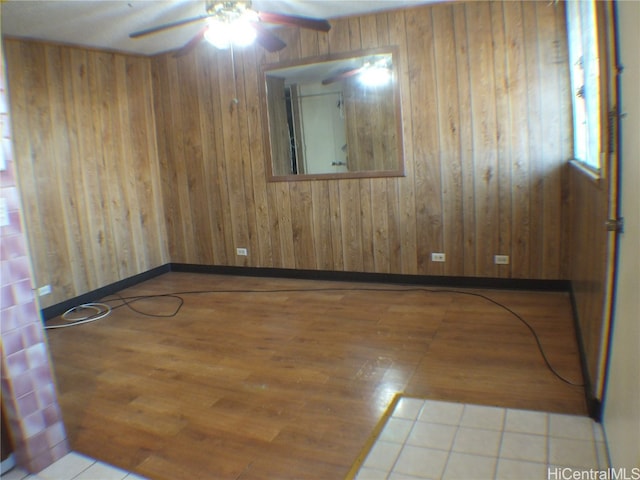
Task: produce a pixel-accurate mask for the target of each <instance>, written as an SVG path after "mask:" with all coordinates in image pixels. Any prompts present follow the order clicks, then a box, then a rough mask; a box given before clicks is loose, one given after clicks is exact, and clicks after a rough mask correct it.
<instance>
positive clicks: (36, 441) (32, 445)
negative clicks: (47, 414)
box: [25, 432, 49, 458]
mask: <svg viewBox="0 0 640 480" xmlns="http://www.w3.org/2000/svg"><path fill="white" fill-rule="evenodd" d="M25 443H26V447H27V451H28V452H29V456H30V457H31V458H36V457H37V456H38V455H40V454H41V453H42V452H45V451H47V450H49V439H48V438H47V432H40V433H37V434H35V435H34V436H33V437H30V438H27V440H26V442H25Z"/></svg>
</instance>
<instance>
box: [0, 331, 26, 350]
mask: <svg viewBox="0 0 640 480" xmlns="http://www.w3.org/2000/svg"><path fill="white" fill-rule="evenodd" d="M2 348H3V350H4V354H5V355H11V354H12V353H16V352H19V351H20V350H24V342H23V339H22V332H21V331H20V330H12V331H10V332H6V333H3V334H2Z"/></svg>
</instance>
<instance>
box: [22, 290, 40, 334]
mask: <svg viewBox="0 0 640 480" xmlns="http://www.w3.org/2000/svg"><path fill="white" fill-rule="evenodd" d="M17 315H18V319H19V322H20V324H22V325H27V324H30V323H36V324H38V327H39V328H42V317H41V316H40V311H39V310H38V307H37V306H36V302H35V297H33V299H32V300H31V301H30V302H25V303H23V304H22V305H20V306H19V307H18V312H17Z"/></svg>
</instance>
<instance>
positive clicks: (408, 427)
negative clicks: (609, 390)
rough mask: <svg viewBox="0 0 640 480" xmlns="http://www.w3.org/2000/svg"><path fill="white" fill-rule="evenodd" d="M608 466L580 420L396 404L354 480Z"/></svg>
mask: <svg viewBox="0 0 640 480" xmlns="http://www.w3.org/2000/svg"><path fill="white" fill-rule="evenodd" d="M608 467H609V461H608V457H607V451H606V446H605V440H604V435H603V433H602V428H601V426H600V424H598V423H596V422H594V421H593V420H591V419H590V418H588V417H582V416H578V415H560V414H554V413H545V412H535V411H527V410H515V409H510V408H497V407H485V406H479V405H468V404H461V403H450V402H438V401H433V400H420V399H414V398H407V397H403V398H401V399H400V400H399V402H398V403H397V405H396V407H395V409H394V411H393V413H392V414H391V416H390V417H389V418H388V420H387V422H386V424H385V426H384V428H383V429H382V431H381V433H380V436H379V437H378V438H377V440H376V442H375V443H374V444H373V447H372V448H371V450H370V452H369V454H368V456H367V457H366V459H365V461H364V463H363V464H362V466H361V467H360V470H359V471H358V473H357V475H356V477H355V478H356V479H357V480H378V479H384V480H418V479H432V480H435V479H445V480H448V479H453V480H458V479H459V480H471V479H474V480H481V479H509V480H511V479H519V480H527V479H535V480H543V479H548V478H552V479H553V478H563V477H562V473H560V472H561V469H562V468H570V469H572V470H581V471H582V470H589V469H594V470H604V469H606V468H608ZM565 473H566V472H565Z"/></svg>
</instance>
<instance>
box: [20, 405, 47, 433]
mask: <svg viewBox="0 0 640 480" xmlns="http://www.w3.org/2000/svg"><path fill="white" fill-rule="evenodd" d="M21 421H22V431H23V432H24V433H25V435H26V436H27V438H29V437H32V436H34V435H35V434H36V433H39V432H41V431H43V430H44V429H45V428H46V426H47V425H46V423H45V421H44V415H43V414H42V411H40V410H38V411H37V412H35V413H32V414H31V415H27V416H26V417H22V419H21Z"/></svg>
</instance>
